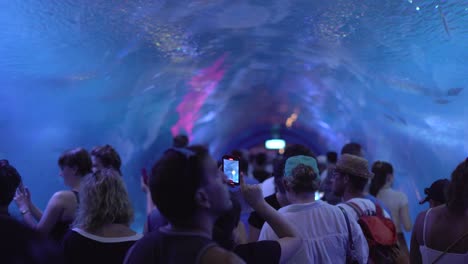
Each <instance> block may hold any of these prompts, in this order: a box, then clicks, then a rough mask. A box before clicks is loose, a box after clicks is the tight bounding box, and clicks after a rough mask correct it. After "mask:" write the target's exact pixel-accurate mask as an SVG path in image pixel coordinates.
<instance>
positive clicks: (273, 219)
mask: <svg viewBox="0 0 468 264" xmlns="http://www.w3.org/2000/svg"><path fill="white" fill-rule="evenodd" d="M240 187H241V192H242V195H243V197H244V199H245V201H246V202H247V203H248V204H249V205H250V206H251V207H252V208H253V209H254V210H255V211H257V213H258V214H259V215H260V216H262V217H263V218H264V219H265V221H266V222H267V223H268V224H269V225H270V226H271V228H272V229H273V231H274V232H275V233H276V235H277V236H278V238H279V239H278V240H277V242H278V243H279V244H280V247H281V260H280V262H281V263H283V262H284V261H286V260H288V259H289V258H290V257H292V256H294V255H295V253H296V252H297V251H298V250H299V248H300V246H301V243H302V240H301V238H300V236H299V233H298V232H297V231H296V229H295V228H294V226H293V225H292V224H291V223H289V222H288V220H287V219H285V218H284V217H283V216H282V215H281V214H280V213H279V212H278V211H276V210H275V209H274V208H273V207H271V206H270V205H269V204H267V203H266V202H265V200H264V198H263V194H262V189H261V187H260V185H258V184H255V185H247V184H245V180H244V175H243V174H241V175H240Z"/></svg>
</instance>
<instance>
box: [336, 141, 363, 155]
mask: <svg viewBox="0 0 468 264" xmlns="http://www.w3.org/2000/svg"><path fill="white" fill-rule="evenodd" d="M343 154H350V155H354V156H358V157H364V153H363V152H362V147H361V145H360V144H359V143H356V142H350V143H348V144H346V145H344V146H343V148H342V149H341V155H343Z"/></svg>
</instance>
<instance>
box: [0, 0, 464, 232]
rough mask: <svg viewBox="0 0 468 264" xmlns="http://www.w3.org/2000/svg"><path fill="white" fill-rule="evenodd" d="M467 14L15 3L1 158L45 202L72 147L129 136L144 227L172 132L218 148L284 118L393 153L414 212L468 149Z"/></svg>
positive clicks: (316, 134)
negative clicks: (147, 172)
mask: <svg viewBox="0 0 468 264" xmlns="http://www.w3.org/2000/svg"><path fill="white" fill-rule="evenodd" d="M467 25H468V1H466V0H463V1H462V0H459V1H448V0H447V1H421V0H419V1H418V0H407V1H405V0H400V1H384V0H381V1H371V0H362V1H348V0H341V1H337V0H330V1H306V0H296V1H293V0H291V1H262V0H256V1H255V0H250V1H248V0H240V1H229V0H225V1H203V0H198V1H183V0H180V1H164V0H159V1H158V0H156V1H155V0H151V1H150V0H147V1H143V0H141V1H137V0H135V1H117V2H116V1H105V0H99V1H70V0H67V1H65V0H61V1H57V0H49V1H46V0H44V1H32V0H29V1H27V0H21V1H16V0H9V1H1V2H0V55H1V56H0V98H1V101H0V113H1V114H0V133H1V139H2V142H1V144H0V158H8V159H9V160H10V161H11V163H12V164H14V165H15V166H16V167H17V168H18V169H19V171H20V173H21V174H22V176H23V178H24V181H25V182H26V184H27V185H29V186H30V187H31V191H32V196H33V199H34V201H36V203H37V205H39V207H41V208H44V207H45V205H46V202H47V200H48V199H49V198H50V196H51V195H52V193H53V192H54V191H56V190H59V189H61V188H63V183H62V181H61V178H60V177H59V176H58V167H57V158H58V156H59V155H60V153H61V152H63V151H64V150H66V149H69V148H71V147H75V146H83V147H86V148H91V147H92V146H95V145H100V144H105V143H109V144H111V145H113V146H115V147H116V148H117V150H118V151H119V152H120V153H121V155H122V158H123V161H124V168H123V174H124V178H125V180H126V182H127V184H128V186H129V191H130V193H131V197H132V201H133V203H134V205H135V207H136V209H137V217H136V222H135V224H134V227H135V228H137V229H141V226H142V223H143V220H144V196H143V194H142V193H141V190H140V186H139V178H138V176H139V175H138V173H139V171H140V168H141V167H143V166H147V167H149V166H150V164H151V163H152V162H153V161H154V160H155V159H156V158H157V157H158V155H159V154H160V153H161V151H162V150H164V149H165V148H166V147H168V146H169V145H170V144H171V136H172V134H175V133H178V132H184V133H187V134H189V135H190V136H191V140H192V142H195V143H209V144H210V148H211V151H212V153H213V154H214V155H216V156H217V157H220V156H221V155H222V154H224V153H225V152H226V151H228V150H229V149H230V148H233V147H237V146H238V145H239V144H241V145H242V146H245V147H248V146H250V145H255V144H256V143H258V142H260V141H261V140H264V139H266V138H268V137H270V135H271V131H272V127H276V128H277V129H276V130H277V131H280V132H281V133H282V136H283V137H284V138H286V139H287V140H289V141H290V142H292V141H297V142H303V143H307V144H309V145H310V146H312V147H314V149H315V151H316V152H318V153H320V152H324V151H327V150H339V149H340V148H341V146H342V145H343V144H344V143H346V142H347V141H349V140H354V141H358V142H361V143H362V144H363V145H364V146H365V150H366V157H367V158H368V159H369V160H370V161H374V160H377V159H380V160H388V161H390V162H391V163H393V164H394V167H395V169H396V173H395V175H396V178H397V182H396V186H395V187H396V188H397V189H399V190H402V191H404V192H405V193H406V194H407V195H408V197H409V200H410V209H411V214H412V217H413V218H414V217H415V216H416V214H417V213H418V212H419V211H421V210H423V209H425V208H426V206H427V205H426V206H420V205H418V204H417V202H418V200H419V199H421V198H422V195H423V192H422V191H423V189H424V187H427V186H428V185H429V184H430V183H431V182H433V181H434V180H435V179H438V178H445V177H449V175H450V173H451V171H452V169H453V168H454V167H455V165H456V164H457V163H458V162H460V161H461V160H462V159H463V158H464V157H466V156H467V153H468V140H467V139H468V122H467V114H468V104H467V103H466V102H467V101H468V90H467V88H468V74H467V72H468V64H467V61H468V26H467ZM294 113H295V114H296V116H297V117H296V119H295V120H294V121H295V122H293V123H292V127H291V128H290V129H289V128H287V126H286V125H285V124H286V120H287V119H288V118H290V117H291V116H292V114H294Z"/></svg>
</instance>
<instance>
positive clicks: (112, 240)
mask: <svg viewBox="0 0 468 264" xmlns="http://www.w3.org/2000/svg"><path fill="white" fill-rule="evenodd" d="M106 233H109V232H106ZM110 233H113V236H109V234H107V235H106V236H103V235H95V234H91V233H89V232H86V231H85V230H83V229H80V228H73V229H71V230H70V231H69V232H68V233H67V234H66V235H65V237H64V241H63V248H64V251H65V255H66V263H67V264H73V263H77V264H78V263H122V261H123V260H124V259H125V255H126V254H127V251H128V250H129V249H130V248H131V247H132V246H133V244H134V243H135V242H136V241H138V240H139V239H140V238H141V235H140V234H135V233H133V232H119V233H122V234H121V235H120V236H115V233H116V232H115V231H111V232H110Z"/></svg>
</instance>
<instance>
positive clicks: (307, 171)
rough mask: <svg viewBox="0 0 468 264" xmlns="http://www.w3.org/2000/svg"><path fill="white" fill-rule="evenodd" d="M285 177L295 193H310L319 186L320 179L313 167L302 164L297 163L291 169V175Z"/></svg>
mask: <svg viewBox="0 0 468 264" xmlns="http://www.w3.org/2000/svg"><path fill="white" fill-rule="evenodd" d="M286 179H287V180H288V181H289V183H290V184H291V188H292V190H293V191H294V192H295V193H312V192H315V191H317V190H318V188H319V187H320V181H319V179H318V177H317V174H316V173H315V172H314V169H313V168H312V167H310V166H306V165H304V164H299V165H297V167H296V168H294V169H293V170H292V177H287V178H286Z"/></svg>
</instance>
